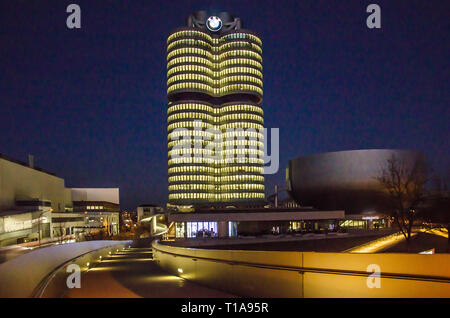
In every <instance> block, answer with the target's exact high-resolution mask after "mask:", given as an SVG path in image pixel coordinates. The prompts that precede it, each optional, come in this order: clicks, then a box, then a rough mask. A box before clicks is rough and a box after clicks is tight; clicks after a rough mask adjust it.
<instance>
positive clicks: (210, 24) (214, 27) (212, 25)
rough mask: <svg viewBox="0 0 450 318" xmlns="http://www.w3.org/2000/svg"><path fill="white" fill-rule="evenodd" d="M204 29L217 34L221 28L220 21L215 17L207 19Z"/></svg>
mask: <svg viewBox="0 0 450 318" xmlns="http://www.w3.org/2000/svg"><path fill="white" fill-rule="evenodd" d="M206 27H207V28H208V30H210V31H212V32H217V31H219V30H220V29H221V28H222V20H220V18H219V17H216V16H212V17H209V18H208V20H207V21H206Z"/></svg>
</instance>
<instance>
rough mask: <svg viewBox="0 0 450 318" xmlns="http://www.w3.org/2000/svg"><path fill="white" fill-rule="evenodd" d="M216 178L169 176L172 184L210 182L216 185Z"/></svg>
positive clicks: (205, 176)
mask: <svg viewBox="0 0 450 318" xmlns="http://www.w3.org/2000/svg"><path fill="white" fill-rule="evenodd" d="M214 180H215V179H214V176H207V175H200V174H198V175H195V174H194V175H182V176H169V183H172V182H194V181H200V182H209V183H211V184H214Z"/></svg>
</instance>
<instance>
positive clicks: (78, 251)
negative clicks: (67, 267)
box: [0, 241, 131, 298]
mask: <svg viewBox="0 0 450 318" xmlns="http://www.w3.org/2000/svg"><path fill="white" fill-rule="evenodd" d="M128 244H131V241H91V242H81V243H71V244H63V245H56V246H51V247H46V248H41V249H38V250H36V251H33V252H30V253H27V254H24V255H21V256H18V257H16V258H14V259H12V260H10V261H8V262H6V263H3V264H0V297H2V298H4V297H33V296H35V295H34V293H35V292H37V291H38V290H39V287H41V286H40V284H42V283H43V282H44V280H45V279H46V278H48V276H49V275H50V274H52V272H54V271H55V270H57V269H58V267H60V266H61V265H63V264H64V263H66V262H68V261H71V260H73V262H71V263H76V264H79V265H82V264H86V262H87V261H89V260H91V258H93V257H98V252H101V251H102V252H103V253H106V254H105V256H106V255H107V253H108V250H104V249H105V248H106V249H107V248H119V247H120V248H121V247H123V246H125V245H128ZM94 251H96V252H94ZM90 252H94V254H92V255H84V254H86V253H90ZM82 255H83V258H82V259H81V262H78V261H77V260H75V258H78V257H80V256H82ZM81 269H82V270H83V269H86V266H85V265H84V266H81ZM66 275H68V274H66Z"/></svg>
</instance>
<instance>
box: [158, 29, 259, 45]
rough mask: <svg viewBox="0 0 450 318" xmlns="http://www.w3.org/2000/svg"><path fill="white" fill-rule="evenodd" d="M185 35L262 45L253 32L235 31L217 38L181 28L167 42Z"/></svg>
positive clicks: (217, 40) (209, 40) (216, 41)
mask: <svg viewBox="0 0 450 318" xmlns="http://www.w3.org/2000/svg"><path fill="white" fill-rule="evenodd" d="M185 37H195V38H199V39H203V40H206V41H207V42H208V43H213V44H215V43H217V44H221V43H226V42H227V41H229V40H250V41H252V42H255V43H257V44H259V45H260V46H262V42H261V40H260V39H259V38H258V37H257V36H255V35H253V34H249V33H244V32H236V33H229V34H226V35H223V36H221V37H219V38H213V37H211V36H210V35H209V34H207V33H205V32H201V31H198V30H182V31H178V32H175V33H172V34H171V35H170V36H169V37H168V38H167V44H168V45H170V43H172V42H173V41H175V40H178V39H180V38H185Z"/></svg>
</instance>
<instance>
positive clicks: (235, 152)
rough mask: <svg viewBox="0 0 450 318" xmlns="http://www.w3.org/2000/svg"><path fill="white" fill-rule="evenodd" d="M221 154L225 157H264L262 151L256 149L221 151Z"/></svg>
mask: <svg viewBox="0 0 450 318" xmlns="http://www.w3.org/2000/svg"><path fill="white" fill-rule="evenodd" d="M221 154H224V155H225V156H231V155H249V156H254V157H257V156H260V157H263V156H264V151H262V150H258V149H251V148H242V149H239V148H237V149H226V150H222V151H221Z"/></svg>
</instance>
